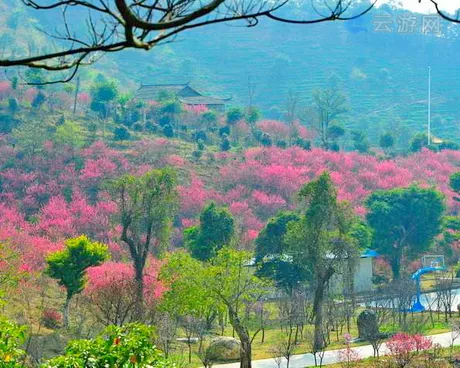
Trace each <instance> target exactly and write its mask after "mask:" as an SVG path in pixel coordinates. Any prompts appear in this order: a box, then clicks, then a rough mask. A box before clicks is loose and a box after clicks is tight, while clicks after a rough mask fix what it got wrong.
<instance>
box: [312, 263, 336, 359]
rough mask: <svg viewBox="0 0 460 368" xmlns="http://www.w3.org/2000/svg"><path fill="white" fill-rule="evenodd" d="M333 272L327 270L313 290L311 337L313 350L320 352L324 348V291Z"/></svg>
mask: <svg viewBox="0 0 460 368" xmlns="http://www.w3.org/2000/svg"><path fill="white" fill-rule="evenodd" d="M332 274H333V271H332V270H327V272H326V275H325V276H324V277H321V278H319V279H318V284H317V285H316V290H315V300H314V302H313V313H314V315H315V332H314V337H313V350H314V351H320V350H322V349H323V347H324V336H323V303H324V289H325V287H326V284H327V281H328V280H329V279H330V277H331V276H332Z"/></svg>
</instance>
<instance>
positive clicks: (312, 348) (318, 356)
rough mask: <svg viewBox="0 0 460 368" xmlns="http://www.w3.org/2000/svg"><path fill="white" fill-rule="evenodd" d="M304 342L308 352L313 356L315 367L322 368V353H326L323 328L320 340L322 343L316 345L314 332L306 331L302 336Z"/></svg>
mask: <svg viewBox="0 0 460 368" xmlns="http://www.w3.org/2000/svg"><path fill="white" fill-rule="evenodd" d="M304 339H305V342H306V343H307V348H308V352H310V353H311V354H313V358H314V359H315V367H318V366H319V367H322V366H323V359H324V353H325V352H326V347H327V344H326V339H325V334H324V326H323V329H322V339H323V343H322V344H318V343H317V342H316V335H315V332H314V331H312V330H307V331H306V332H305V334H304Z"/></svg>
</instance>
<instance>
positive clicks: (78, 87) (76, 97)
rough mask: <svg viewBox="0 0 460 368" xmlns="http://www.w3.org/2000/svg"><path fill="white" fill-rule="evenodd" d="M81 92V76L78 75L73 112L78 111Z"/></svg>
mask: <svg viewBox="0 0 460 368" xmlns="http://www.w3.org/2000/svg"><path fill="white" fill-rule="evenodd" d="M79 92H80V76H78V77H77V80H76V86H75V97H74V99H73V114H74V115H75V113H76V112H77V101H78V93H79Z"/></svg>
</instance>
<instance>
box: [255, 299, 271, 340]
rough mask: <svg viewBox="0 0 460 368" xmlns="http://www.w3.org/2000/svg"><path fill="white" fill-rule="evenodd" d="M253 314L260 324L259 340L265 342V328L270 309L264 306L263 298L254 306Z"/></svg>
mask: <svg viewBox="0 0 460 368" xmlns="http://www.w3.org/2000/svg"><path fill="white" fill-rule="evenodd" d="M253 309H254V314H255V317H256V320H257V322H256V323H257V324H258V325H259V326H260V329H261V331H260V332H261V338H260V342H261V344H263V343H264V342H265V329H266V327H267V325H268V323H269V318H270V309H269V308H267V307H266V305H265V300H260V301H258V302H257V303H256V304H255V305H254V307H253Z"/></svg>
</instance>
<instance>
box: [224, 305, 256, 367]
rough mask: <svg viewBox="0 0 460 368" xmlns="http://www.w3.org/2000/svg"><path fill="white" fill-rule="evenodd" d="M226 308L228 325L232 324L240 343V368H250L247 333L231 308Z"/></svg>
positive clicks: (249, 343) (249, 340)
mask: <svg viewBox="0 0 460 368" xmlns="http://www.w3.org/2000/svg"><path fill="white" fill-rule="evenodd" d="M227 307H228V314H229V317H230V323H231V324H232V326H233V328H234V330H235V331H236V333H237V334H238V337H239V339H240V342H241V352H240V357H241V361H240V368H251V360H252V351H251V338H250V337H249V332H248V330H247V328H246V327H244V326H243V324H242V323H241V321H240V319H239V318H238V314H237V313H236V312H235V310H234V309H233V308H232V306H227Z"/></svg>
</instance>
